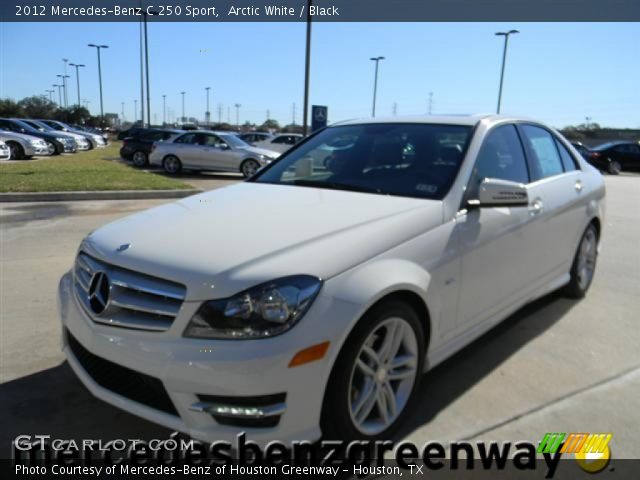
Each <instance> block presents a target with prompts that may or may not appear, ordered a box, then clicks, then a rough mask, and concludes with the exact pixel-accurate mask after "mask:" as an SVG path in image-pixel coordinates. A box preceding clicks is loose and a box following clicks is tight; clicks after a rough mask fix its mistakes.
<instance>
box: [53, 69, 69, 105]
mask: <svg viewBox="0 0 640 480" xmlns="http://www.w3.org/2000/svg"><path fill="white" fill-rule="evenodd" d="M56 77H59V78H61V79H62V98H63V99H64V108H67V78H69V75H56ZM60 103H61V106H62V102H60Z"/></svg>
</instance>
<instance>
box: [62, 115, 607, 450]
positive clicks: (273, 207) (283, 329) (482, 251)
mask: <svg viewBox="0 0 640 480" xmlns="http://www.w3.org/2000/svg"><path fill="white" fill-rule="evenodd" d="M174 143H175V142H174ZM327 144H330V145H338V144H339V145H348V146H350V147H349V148H345V149H344V150H343V152H342V155H340V158H339V159H338V158H335V159H334V161H332V162H331V169H330V170H327V169H325V168H322V169H320V168H319V169H318V170H316V169H315V168H314V166H313V163H312V160H311V159H312V157H313V152H314V151H315V150H316V149H318V148H321V147H322V146H323V145H327ZM171 145H172V144H171V143H168V142H163V143H161V144H159V145H158V147H157V150H159V149H160V148H164V147H168V146H171ZM152 157H153V155H152ZM543 179H544V181H540V180H543ZM604 198H605V188H604V181H603V178H602V176H601V175H600V174H599V173H598V171H597V170H596V169H595V168H593V167H591V166H590V165H589V164H588V163H587V162H586V161H585V160H584V159H582V158H580V156H579V155H577V154H576V153H575V152H574V151H573V149H572V148H571V147H570V145H569V143H568V142H567V141H566V140H565V139H564V138H563V137H562V136H561V135H560V134H559V133H557V132H556V131H555V130H553V129H551V128H549V127H547V126H545V125H543V124H541V123H537V122H534V121H531V120H527V119H522V118H516V117H506V116H493V115H489V116H469V117H460V116H451V117H447V116H439V117H406V118H403V117H392V118H390V119H386V120H385V119H379V118H376V119H375V120H373V119H367V120H362V121H349V122H345V123H342V124H339V125H334V126H330V127H328V128H326V129H323V130H321V131H319V132H318V133H316V134H315V135H313V136H312V137H310V138H309V139H308V140H307V141H305V143H304V144H302V145H300V146H298V147H296V148H295V149H294V150H293V151H291V152H289V153H288V154H287V155H283V156H282V157H281V158H280V159H279V160H277V161H275V162H273V163H271V164H270V165H268V166H266V167H265V168H263V169H262V170H261V171H259V172H258V173H257V174H256V175H255V176H253V177H252V178H250V179H249V180H248V181H245V182H241V183H237V184H234V185H231V186H227V187H224V188H219V189H215V190H211V191H208V192H205V193H203V194H200V195H194V196H191V197H188V198H185V199H182V200H180V201H178V202H176V203H171V204H166V205H162V206H159V207H156V208H153V209H151V210H148V211H145V212H140V213H137V214H135V215H132V216H130V217H128V218H125V219H120V220H117V221H116V222H114V223H111V224H109V225H107V226H104V227H102V228H98V229H97V230H94V231H93V232H92V233H91V234H90V235H89V236H87V237H86V238H85V239H84V240H83V241H82V243H81V245H80V247H79V250H78V255H77V257H76V260H75V265H74V266H73V268H72V269H71V271H70V272H68V273H67V274H65V275H64V276H63V277H62V279H61V281H60V284H59V311H60V312H61V316H62V325H63V328H62V331H63V350H64V353H65V355H66V357H67V359H68V361H69V365H70V366H71V368H72V369H73V370H74V371H75V372H76V374H77V375H78V377H79V378H80V380H81V381H82V382H83V383H84V384H85V385H86V386H87V388H88V389H89V391H91V392H92V393H93V394H94V395H95V396H97V397H99V398H101V399H103V400H105V401H107V402H109V403H111V404H113V405H117V406H118V407H119V408H122V409H124V410H127V411H129V412H131V413H133V414H136V415H138V416H141V417H144V418H146V419H148V420H150V421H153V422H156V423H160V424H163V425H165V426H167V427H168V428H171V429H177V430H182V431H185V432H188V433H190V434H191V435H192V436H195V437H197V438H199V439H201V440H205V441H215V440H225V441H233V440H235V439H236V435H237V434H238V433H239V432H243V431H246V432H248V435H249V436H250V437H251V439H252V440H254V441H257V442H260V443H261V444H262V445H264V444H266V443H268V442H269V441H271V440H272V439H274V438H277V439H279V440H281V441H289V440H293V439H296V440H310V441H313V440H316V439H318V438H320V437H321V435H323V434H324V436H325V438H329V439H338V438H346V439H352V438H364V439H373V438H390V437H391V436H392V435H393V434H394V432H397V429H398V428H399V427H400V425H401V423H402V421H403V420H404V419H405V417H406V416H407V412H409V411H410V410H411V409H410V405H411V404H412V402H413V401H414V400H415V397H416V390H417V386H418V383H419V380H420V378H421V375H422V374H423V373H424V372H426V371H427V370H429V369H431V368H433V367H434V366H435V365H437V364H439V363H440V362H442V361H443V360H445V359H446V358H448V357H450V356H451V355H452V354H454V353H455V352H457V351H458V350H460V349H461V348H463V347H464V346H465V345H467V344H468V343H470V342H471V341H472V340H473V339H475V338H477V337H479V336H480V335H482V334H483V333H485V332H486V331H488V330H489V329H491V328H492V327H494V326H495V325H496V324H497V323H499V322H500V321H502V320H503V319H505V318H506V317H507V316H509V315H511V314H512V313H513V312H515V311H516V310H518V309H519V308H520V307H522V306H523V305H525V304H527V303H529V302H531V301H532V300H534V299H536V298H538V297H541V296H543V295H545V294H547V293H548V292H551V291H554V290H556V289H558V288H562V289H563V292H564V293H565V294H566V295H568V296H570V297H574V298H579V297H582V296H584V295H585V293H586V292H587V290H588V289H589V286H590V284H591V281H592V279H593V276H594V272H595V267H596V260H597V252H598V239H599V238H600V233H601V228H603V226H604V225H605V219H604V217H603V215H604Z"/></svg>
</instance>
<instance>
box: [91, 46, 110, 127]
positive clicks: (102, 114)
mask: <svg viewBox="0 0 640 480" xmlns="http://www.w3.org/2000/svg"><path fill="white" fill-rule="evenodd" d="M88 46H89V47H93V48H95V49H96V50H97V52H98V83H99V84H100V125H101V126H104V104H103V102H102V64H101V63H100V49H101V48H109V45H94V44H93V43H90V44H89V45H88Z"/></svg>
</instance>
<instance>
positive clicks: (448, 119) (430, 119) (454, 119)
mask: <svg viewBox="0 0 640 480" xmlns="http://www.w3.org/2000/svg"><path fill="white" fill-rule="evenodd" d="M481 120H490V121H492V122H495V121H498V120H529V121H535V120H533V119H530V118H526V117H516V116H511V115H495V114H487V113H483V114H474V115H403V116H397V117H376V118H360V119H353V120H345V121H343V122H338V123H334V124H332V126H335V125H361V124H363V123H366V124H371V123H431V124H446V125H467V126H474V125H476V124H477V123H478V122H480V121H481Z"/></svg>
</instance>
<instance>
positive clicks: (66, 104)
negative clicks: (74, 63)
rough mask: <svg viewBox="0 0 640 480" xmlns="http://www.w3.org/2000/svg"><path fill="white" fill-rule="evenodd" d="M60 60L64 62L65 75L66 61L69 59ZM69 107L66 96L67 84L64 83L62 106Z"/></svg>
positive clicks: (65, 71)
mask: <svg viewBox="0 0 640 480" xmlns="http://www.w3.org/2000/svg"><path fill="white" fill-rule="evenodd" d="M62 61H63V62H64V75H65V77H66V76H67V62H68V61H69V59H68V58H63V59H62ZM67 107H69V100H68V97H67V85H66V84H65V85H64V108H67Z"/></svg>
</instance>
